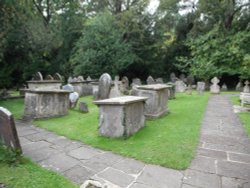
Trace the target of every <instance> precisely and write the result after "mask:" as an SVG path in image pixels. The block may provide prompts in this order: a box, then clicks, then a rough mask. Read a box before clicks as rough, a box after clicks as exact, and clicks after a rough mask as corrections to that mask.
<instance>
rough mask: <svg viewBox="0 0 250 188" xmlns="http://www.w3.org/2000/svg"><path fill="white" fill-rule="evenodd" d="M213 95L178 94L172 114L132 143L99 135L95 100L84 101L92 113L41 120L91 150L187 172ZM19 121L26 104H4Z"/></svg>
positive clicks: (148, 126) (171, 104) (0, 103)
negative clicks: (90, 147)
mask: <svg viewBox="0 0 250 188" xmlns="http://www.w3.org/2000/svg"><path fill="white" fill-rule="evenodd" d="M208 96H209V94H208V93H206V94H205V95H203V96H199V95H197V94H196V93H194V94H193V95H186V94H177V97H176V99H174V100H170V101H169V109H170V114H168V115H167V116H165V117H163V118H160V119H156V120H153V121H146V126H145V128H143V129H142V130H140V131H139V132H138V133H136V134H135V135H133V136H131V137H129V138H128V139H126V140H124V139H110V138H105V137H102V136H99V135H98V130H97V129H98V108H97V106H96V105H94V104H93V103H92V97H90V96H89V97H82V98H80V101H84V102H87V104H88V106H89V111H90V112H89V113H87V114H83V113H80V112H79V111H78V107H77V108H76V109H75V110H70V111H69V114H68V115H66V116H63V117H57V118H50V119H45V120H37V121H34V122H33V123H34V124H35V125H37V126H39V127H42V128H45V129H47V130H50V131H53V132H55V133H57V134H59V135H64V136H66V137H68V138H70V139H74V140H79V141H82V142H83V143H86V144H89V145H91V146H94V147H97V148H101V149H104V150H110V151H112V152H114V153H118V154H121V155H124V156H128V157H132V158H135V159H138V160H141V161H144V162H147V163H151V164H159V165H161V166H165V167H170V168H174V169H186V168H187V167H188V166H189V164H190V162H191V160H192V159H193V157H194V154H195V150H196V147H197V144H198V140H199V130H200V125H201V121H202V118H203V114H204V111H205V107H206V104H207V101H208ZM0 106H4V107H6V108H8V109H9V110H10V111H11V112H13V114H14V116H15V117H21V115H22V113H23V110H22V109H23V100H11V101H0Z"/></svg>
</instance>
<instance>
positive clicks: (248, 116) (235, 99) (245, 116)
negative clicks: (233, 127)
mask: <svg viewBox="0 0 250 188" xmlns="http://www.w3.org/2000/svg"><path fill="white" fill-rule="evenodd" d="M230 99H231V102H232V103H233V104H234V105H239V106H240V105H241V104H240V100H239V96H232V97H230ZM248 107H250V105H248ZM239 116H240V120H241V122H242V124H243V126H244V127H245V129H246V131H247V134H248V136H249V137H250V112H241V113H239Z"/></svg>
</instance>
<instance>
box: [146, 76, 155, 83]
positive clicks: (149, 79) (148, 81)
mask: <svg viewBox="0 0 250 188" xmlns="http://www.w3.org/2000/svg"><path fill="white" fill-rule="evenodd" d="M152 84H155V80H154V78H153V77H152V76H149V77H148V78H147V85H152Z"/></svg>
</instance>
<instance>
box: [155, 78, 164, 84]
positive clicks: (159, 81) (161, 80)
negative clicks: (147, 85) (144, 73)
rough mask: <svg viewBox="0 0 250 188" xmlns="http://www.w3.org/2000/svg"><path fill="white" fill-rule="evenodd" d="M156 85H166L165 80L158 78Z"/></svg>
mask: <svg viewBox="0 0 250 188" xmlns="http://www.w3.org/2000/svg"><path fill="white" fill-rule="evenodd" d="M155 83H157V84H164V81H163V78H156V80H155Z"/></svg>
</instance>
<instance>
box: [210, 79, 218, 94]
mask: <svg viewBox="0 0 250 188" xmlns="http://www.w3.org/2000/svg"><path fill="white" fill-rule="evenodd" d="M211 82H212V83H213V84H212V85H211V86H210V92H211V93H213V94H219V93H220V86H219V85H218V83H219V82H220V80H219V79H218V78H217V77H214V78H213V79H212V80H211Z"/></svg>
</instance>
